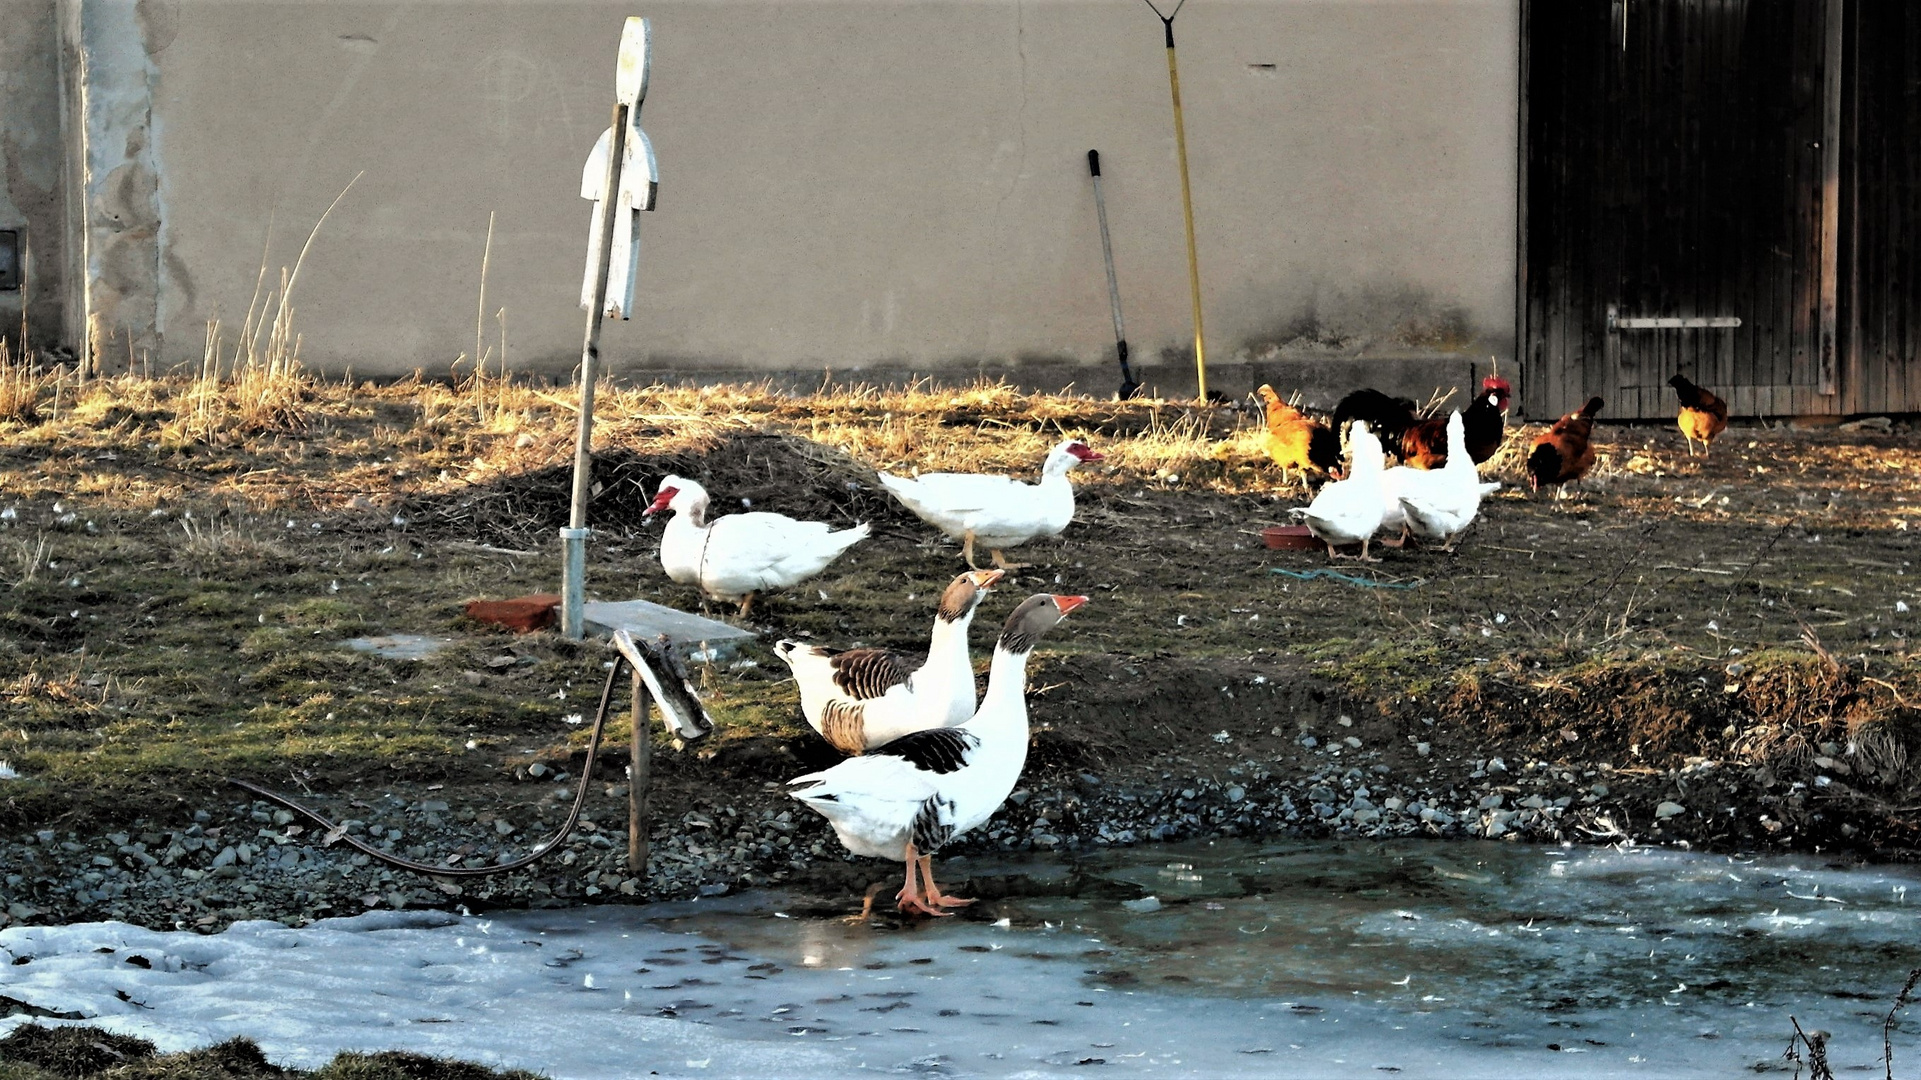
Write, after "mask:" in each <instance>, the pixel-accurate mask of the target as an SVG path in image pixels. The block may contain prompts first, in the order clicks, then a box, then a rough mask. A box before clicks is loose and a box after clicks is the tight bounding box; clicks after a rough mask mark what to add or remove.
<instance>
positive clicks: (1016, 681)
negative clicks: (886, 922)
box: [787, 593, 1087, 919]
mask: <svg viewBox="0 0 1921 1080" xmlns="http://www.w3.org/2000/svg"><path fill="white" fill-rule="evenodd" d="M1085 603H1087V597H1085V596H1054V595H1050V594H1048V593H1039V594H1036V595H1034V596H1030V597H1028V598H1027V599H1026V600H1024V601H1022V602H1021V605H1020V606H1019V607H1017V608H1015V609H1014V613H1013V614H1012V615H1009V616H1008V617H1007V625H1006V627H1005V629H1003V630H1002V631H1001V636H1000V640H999V641H998V642H997V643H996V644H995V645H994V660H993V664H992V666H991V667H990V668H989V669H988V675H987V694H986V695H985V696H984V697H982V698H981V704H980V708H979V709H978V710H976V711H975V713H974V715H973V718H972V719H970V720H968V721H967V722H966V723H964V724H961V725H960V726H959V727H943V728H928V729H926V730H923V731H916V732H914V733H913V734H911V735H906V736H903V737H901V738H899V739H895V740H894V741H893V742H890V743H887V744H886V745H884V746H879V747H875V748H874V749H872V750H869V751H868V752H867V753H866V754H863V755H861V756H860V757H851V758H848V759H847V760H845V761H843V762H841V763H840V764H838V765H835V766H833V767H832V768H829V769H824V770H822V771H820V772H813V773H808V774H807V775H805V776H797V777H795V778H793V779H792V780H789V781H788V782H787V784H788V787H789V791H788V794H790V795H792V796H793V797H794V798H796V799H799V800H800V801H801V802H802V803H803V804H805V805H806V806H807V807H808V808H809V809H811V810H814V811H815V812H817V813H819V814H820V815H821V816H822V817H825V818H826V819H827V821H828V824H830V825H832V826H833V827H834V834H835V835H836V836H838V837H840V842H841V843H842V844H843V845H845V846H846V848H847V850H848V851H851V852H853V853H854V854H856V855H866V856H869V857H871V858H876V859H899V860H901V862H902V863H904V864H905V865H906V869H907V879H906V883H905V884H904V885H902V886H901V890H900V892H899V893H898V894H896V899H897V900H898V901H899V902H900V908H901V910H902V911H912V912H919V913H920V914H923V915H948V914H951V913H950V912H948V911H946V910H944V909H946V908H950V907H960V906H963V905H966V904H971V903H973V901H972V900H965V899H961V898H959V897H953V896H947V895H945V894H943V893H942V892H941V891H940V888H939V887H938V886H936V885H935V884H934V853H935V852H937V851H939V850H940V849H941V848H942V847H943V846H945V845H946V844H947V843H948V842H949V841H951V840H953V839H954V838H955V837H957V836H960V835H961V834H962V833H965V832H967V831H968V830H969V829H972V828H974V827H975V826H977V825H979V824H981V823H982V822H984V821H986V820H987V819H988V818H989V817H991V816H993V813H994V811H996V810H998V809H1000V805H1001V803H1003V802H1005V801H1006V799H1007V796H1008V794H1009V793H1011V792H1012V791H1013V790H1014V784H1015V783H1016V782H1017V781H1018V780H1019V779H1020V775H1021V769H1022V768H1023V767H1024V766H1025V765H1026V764H1027V658H1028V655H1029V654H1031V653H1032V652H1033V651H1034V646H1035V644H1036V643H1038V642H1039V641H1040V638H1041V635H1043V634H1045V633H1047V632H1048V631H1049V630H1051V629H1053V628H1054V626H1055V625H1056V624H1058V623H1059V622H1060V621H1061V620H1062V619H1064V618H1066V617H1067V616H1068V614H1069V613H1071V612H1073V611H1074V610H1075V609H1076V608H1078V607H1080V606H1081V605H1082V604H1085ZM917 872H918V875H919V881H920V882H925V885H924V886H923V885H921V884H919V883H917V881H916V873H917ZM879 888H880V886H875V887H874V888H872V889H869V890H868V891H867V897H866V900H865V902H864V903H863V904H862V906H861V913H860V915H859V916H857V918H861V919H865V918H866V917H867V916H868V915H870V914H872V912H873V906H874V894H875V893H876V892H877V891H878V890H879Z"/></svg>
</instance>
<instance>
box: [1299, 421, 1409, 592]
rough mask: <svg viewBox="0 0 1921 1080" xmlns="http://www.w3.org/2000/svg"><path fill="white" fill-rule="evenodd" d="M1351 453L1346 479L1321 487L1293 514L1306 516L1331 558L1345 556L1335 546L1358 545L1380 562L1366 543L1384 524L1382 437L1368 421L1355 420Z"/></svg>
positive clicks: (1384, 500)
mask: <svg viewBox="0 0 1921 1080" xmlns="http://www.w3.org/2000/svg"><path fill="white" fill-rule="evenodd" d="M1348 456H1349V458H1350V459H1351V460H1350V462H1349V464H1348V470H1347V477H1346V479H1343V480H1336V481H1334V482H1333V483H1331V484H1328V485H1326V486H1325V487H1323V488H1321V491H1320V494H1318V495H1316V496H1314V501H1313V502H1311V503H1309V504H1308V505H1306V506H1297V507H1295V508H1294V509H1293V511H1292V513H1294V514H1296V515H1298V516H1300V517H1301V518H1304V519H1305V520H1306V521H1307V528H1308V531H1309V532H1312V533H1313V534H1314V535H1315V536H1317V537H1319V538H1320V540H1321V542H1322V543H1325V544H1326V545H1327V557H1328V558H1329V559H1339V558H1344V557H1345V556H1343V555H1341V554H1340V553H1339V552H1338V551H1336V550H1334V548H1335V545H1337V544H1359V545H1361V555H1360V557H1361V559H1362V560H1364V561H1367V562H1378V561H1380V560H1378V559H1372V558H1369V556H1368V554H1367V546H1368V543H1369V542H1370V541H1371V540H1372V539H1373V538H1374V534H1375V532H1376V531H1378V530H1379V529H1380V527H1381V519H1382V517H1383V516H1384V514H1385V510H1386V496H1385V495H1384V494H1383V492H1382V487H1381V466H1382V459H1381V440H1379V439H1377V438H1375V437H1374V433H1373V432H1371V431H1369V430H1368V428H1367V421H1365V420H1356V421H1355V422H1354V428H1353V431H1352V433H1351V434H1350V435H1349V436H1348Z"/></svg>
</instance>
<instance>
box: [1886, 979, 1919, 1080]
mask: <svg viewBox="0 0 1921 1080" xmlns="http://www.w3.org/2000/svg"><path fill="white" fill-rule="evenodd" d="M1916 982H1921V968H1915V969H1914V970H1912V971H1910V972H1908V981H1907V982H1904V983H1902V984H1901V992H1900V993H1899V994H1897V995H1895V998H1894V1007H1893V1008H1891V1009H1889V1010H1888V1018H1887V1019H1886V1020H1884V1021H1882V1022H1881V1060H1882V1061H1883V1062H1884V1063H1885V1064H1886V1065H1887V1080H1894V1039H1893V1036H1892V1035H1891V1034H1890V1033H1891V1032H1893V1031H1894V1014H1895V1013H1898V1012H1900V1011H1901V1009H1902V1008H1903V1007H1904V1006H1906V1005H1907V1004H1908V1002H1910V1001H1913V1000H1914V984H1915V983H1916Z"/></svg>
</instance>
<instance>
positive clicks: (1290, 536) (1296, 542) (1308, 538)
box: [1261, 525, 1321, 551]
mask: <svg viewBox="0 0 1921 1080" xmlns="http://www.w3.org/2000/svg"><path fill="white" fill-rule="evenodd" d="M1261 540H1262V541H1263V542H1265V543H1266V544H1267V546H1268V547H1271V548H1273V549H1275V550H1276V551H1312V550H1314V549H1315V548H1318V547H1320V546H1321V542H1320V541H1319V540H1317V539H1315V538H1314V534H1313V533H1311V532H1309V531H1308V528H1307V526H1305V525H1270V526H1268V527H1267V528H1265V529H1262V530H1261Z"/></svg>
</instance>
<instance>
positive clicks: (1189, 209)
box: [1161, 8, 1207, 402]
mask: <svg viewBox="0 0 1921 1080" xmlns="http://www.w3.org/2000/svg"><path fill="white" fill-rule="evenodd" d="M1175 10H1176V11H1179V10H1180V9H1179V8H1176V9H1175ZM1161 23H1162V25H1163V26H1165V27H1166V28H1167V86H1168V89H1169V90H1170V91H1171V92H1172V93H1173V95H1174V152H1175V154H1176V155H1177V156H1178V157H1179V159H1180V163H1181V215H1182V217H1183V218H1184V219H1185V220H1186V222H1187V284H1188V288H1189V290H1190V291H1191V292H1192V293H1193V296H1194V379H1195V383H1196V384H1197V386H1198V390H1197V391H1196V396H1197V398H1198V400H1200V401H1201V402H1206V401H1207V349H1206V346H1205V345H1204V344H1203V341H1202V339H1203V337H1204V334H1203V332H1202V329H1201V259H1200V254H1199V252H1197V251H1196V250H1195V247H1194V191H1193V187H1192V185H1191V184H1189V183H1188V179H1187V125H1186V124H1185V123H1183V122H1182V120H1181V69H1180V67H1179V66H1178V65H1177V64H1175V62H1174V20H1173V18H1172V17H1164V18H1162V20H1161Z"/></svg>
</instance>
